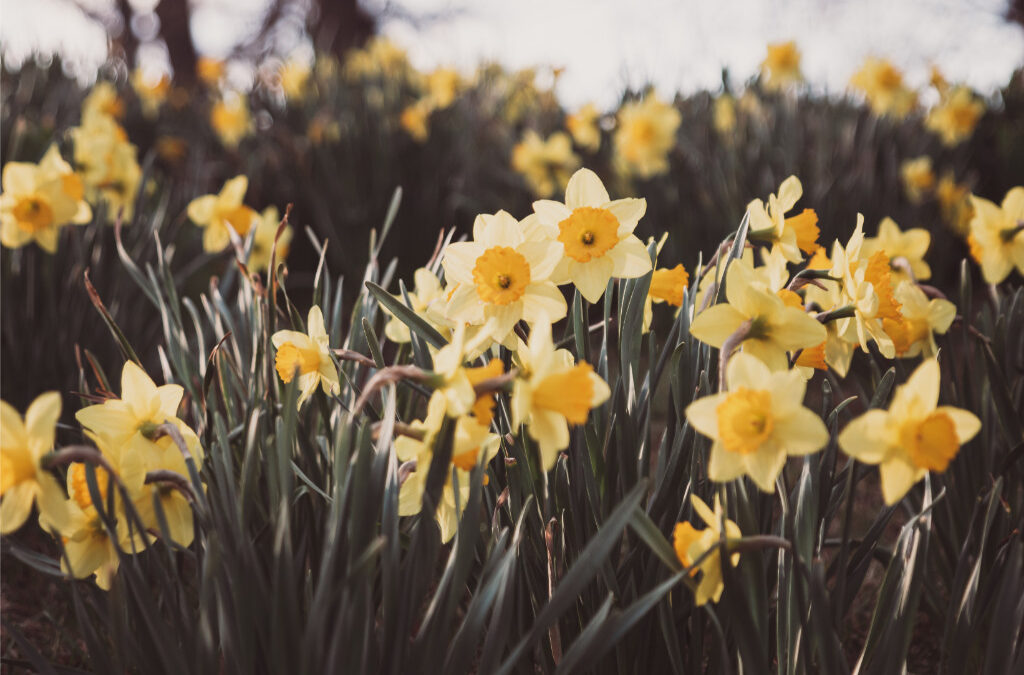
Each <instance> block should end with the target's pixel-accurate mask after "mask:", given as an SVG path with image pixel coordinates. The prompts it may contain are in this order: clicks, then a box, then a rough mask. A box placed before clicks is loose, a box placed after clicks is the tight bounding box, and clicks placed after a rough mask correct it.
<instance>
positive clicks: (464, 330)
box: [433, 323, 505, 426]
mask: <svg viewBox="0 0 1024 675" xmlns="http://www.w3.org/2000/svg"><path fill="white" fill-rule="evenodd" d="M490 341H491V338H490V336H489V334H488V333H487V332H486V331H484V330H477V329H474V328H469V327H467V326H466V324H461V323H460V324H458V325H457V326H456V327H455V330H454V331H452V335H451V342H449V343H448V344H446V345H445V346H444V347H442V348H441V349H439V350H437V352H436V353H435V354H434V356H433V361H434V372H435V374H437V375H439V376H440V378H441V380H442V382H441V384H440V386H439V387H438V389H437V391H440V392H442V393H443V394H444V397H445V400H446V401H447V411H448V415H449V416H451V417H459V416H462V415H473V417H475V418H476V420H477V421H478V422H480V423H481V424H483V425H485V426H490V424H491V419H492V417H493V409H494V392H487V393H482V394H481V395H479V396H478V395H477V393H476V391H475V389H474V387H475V386H476V385H478V384H480V383H481V382H483V381H484V380H488V379H491V378H494V377H498V376H499V375H501V374H502V373H504V372H505V368H504V364H503V363H502V362H501V359H493V358H492V359H491V360H490V361H488V362H487V363H486V364H485V365H483V366H476V367H468V368H467V367H466V365H465V364H466V361H468V360H469V359H471V358H475V357H476V356H478V355H479V354H480V353H481V352H482V351H483V350H484V345H485V344H487V343H489V342H490Z"/></svg>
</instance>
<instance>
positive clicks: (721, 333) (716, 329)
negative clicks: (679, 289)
mask: <svg viewBox="0 0 1024 675" xmlns="http://www.w3.org/2000/svg"><path fill="white" fill-rule="evenodd" d="M746 320H747V317H746V316H744V315H743V314H742V313H740V311H739V310H737V309H736V308H735V307H733V306H732V305H729V304H726V303H721V304H718V305H714V306H712V307H708V308H707V309H705V310H704V311H703V312H701V313H700V314H698V315H697V316H696V317H695V318H694V319H693V323H692V324H690V335H692V336H693V337H695V338H697V339H698V340H700V341H701V342H706V343H707V344H709V345H711V346H712V347H721V346H722V343H724V342H725V340H726V338H728V337H729V336H730V335H732V334H733V333H735V332H736V329H738V328H739V327H740V324H742V323H743V322H744V321H746Z"/></svg>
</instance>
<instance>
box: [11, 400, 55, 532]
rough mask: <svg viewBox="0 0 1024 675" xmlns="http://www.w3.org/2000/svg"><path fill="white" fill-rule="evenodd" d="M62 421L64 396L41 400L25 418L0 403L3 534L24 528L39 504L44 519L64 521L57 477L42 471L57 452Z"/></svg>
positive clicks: (31, 407)
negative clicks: (51, 453) (44, 461)
mask: <svg viewBox="0 0 1024 675" xmlns="http://www.w3.org/2000/svg"><path fill="white" fill-rule="evenodd" d="M59 418H60V394H58V393H57V392H55V391H50V392H46V393H45V394H42V395H40V396H38V397H37V398H36V399H35V400H34V401H33V402H32V404H31V405H30V406H29V407H28V410H27V411H26V412H25V419H24V421H23V420H22V419H21V415H19V414H18V413H17V411H16V410H15V409H14V408H12V407H11V406H10V405H9V404H8V403H7V402H6V401H0V499H2V501H0V534H10V533H11V532H14V531H15V530H17V529H18V528H20V527H21V526H22V525H23V524H24V523H25V520H26V519H28V515H29V513H31V511H32V504H34V503H35V504H38V506H39V511H40V513H41V514H43V516H44V518H45V517H49V518H51V519H55V520H57V521H58V522H60V521H61V519H62V518H63V513H62V511H63V508H64V494H63V493H62V492H61V489H60V486H59V485H58V484H57V481H56V480H55V479H54V477H53V475H52V474H51V473H50V472H49V471H47V470H46V469H44V468H42V466H41V463H40V462H41V460H42V458H43V455H45V454H46V453H48V452H49V451H50V450H51V449H52V448H53V439H54V434H55V430H56V426H57V420H58V419H59Z"/></svg>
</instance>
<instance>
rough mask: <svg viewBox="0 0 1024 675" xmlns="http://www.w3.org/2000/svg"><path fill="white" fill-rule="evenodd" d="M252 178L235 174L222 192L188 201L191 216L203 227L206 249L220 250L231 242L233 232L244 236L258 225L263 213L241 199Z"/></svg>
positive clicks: (193, 220)
mask: <svg viewBox="0 0 1024 675" xmlns="http://www.w3.org/2000/svg"><path fill="white" fill-rule="evenodd" d="M248 188H249V179H248V178H246V177H245V176H235V177H234V178H232V179H231V180H229V181H228V182H226V183H224V187H222V188H221V190H220V193H219V194H216V195H203V196H202V197H196V198H195V199H193V200H192V201H191V202H189V204H188V217H189V218H190V219H191V220H192V222H193V223H195V224H196V225H198V226H199V227H201V228H203V250H204V251H206V252H207V253H219V252H220V251H223V250H224V249H225V248H227V247H228V244H230V243H231V232H232V231H233V232H235V233H236V234H238V236H239V237H245V236H246V235H247V234H248V233H249V229H250V228H252V227H253V226H255V225H257V224H258V223H259V221H260V215H259V214H258V213H256V211H255V210H254V209H252V208H250V207H248V206H246V205H245V204H243V203H242V199H244V198H245V191H246V190H247V189H248Z"/></svg>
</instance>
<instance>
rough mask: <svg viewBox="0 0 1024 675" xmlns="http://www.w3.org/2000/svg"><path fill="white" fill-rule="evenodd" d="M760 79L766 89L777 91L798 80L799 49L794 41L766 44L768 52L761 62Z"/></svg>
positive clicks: (799, 79)
mask: <svg viewBox="0 0 1024 675" xmlns="http://www.w3.org/2000/svg"><path fill="white" fill-rule="evenodd" d="M761 79H762V81H763V83H764V88H765V89H766V90H768V91H778V90H780V89H784V88H785V87H786V86H788V85H790V84H793V83H796V82H800V81H801V80H803V79H804V78H803V75H802V74H801V73H800V50H799V49H797V47H796V42H794V41H792V40H790V41H789V42H777V43H775V44H770V45H768V54H767V56H765V58H764V61H762V62H761Z"/></svg>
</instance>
